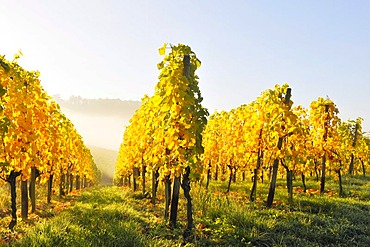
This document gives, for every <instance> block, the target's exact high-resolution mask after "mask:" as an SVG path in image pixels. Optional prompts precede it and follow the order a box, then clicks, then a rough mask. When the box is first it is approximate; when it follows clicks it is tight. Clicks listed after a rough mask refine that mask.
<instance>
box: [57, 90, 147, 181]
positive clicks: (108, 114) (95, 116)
mask: <svg viewBox="0 0 370 247" xmlns="http://www.w3.org/2000/svg"><path fill="white" fill-rule="evenodd" d="M53 98H54V99H55V100H56V101H57V102H58V104H59V105H60V107H61V109H62V111H63V113H64V114H65V115H66V116H67V117H68V118H69V119H71V121H72V122H73V124H74V125H75V127H76V129H77V131H78V132H79V133H80V134H81V135H82V138H83V140H84V142H85V143H86V145H87V146H88V147H89V148H90V149H91V153H92V155H93V156H94V160H95V162H96V165H97V166H98V167H99V169H100V170H101V171H102V181H101V183H102V184H111V183H112V181H113V175H114V169H115V162H116V158H117V154H118V148H119V146H120V144H121V142H122V137H123V131H124V128H125V126H127V125H128V123H129V120H130V118H131V116H132V115H133V113H134V112H135V110H136V109H137V108H138V107H139V106H140V102H139V101H131V100H129V101H123V100H120V99H85V98H82V97H80V96H71V97H70V98H69V99H67V100H65V99H62V98H61V97H60V96H58V95H54V96H53Z"/></svg>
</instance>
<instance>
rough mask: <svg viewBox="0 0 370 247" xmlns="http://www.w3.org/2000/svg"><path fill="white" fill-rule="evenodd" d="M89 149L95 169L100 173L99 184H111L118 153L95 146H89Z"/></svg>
mask: <svg viewBox="0 0 370 247" xmlns="http://www.w3.org/2000/svg"><path fill="white" fill-rule="evenodd" d="M89 148H90V150H91V154H92V155H93V157H94V161H95V163H96V165H97V167H98V168H99V169H100V171H101V172H102V181H101V184H102V185H109V184H112V183H113V176H114V170H115V167H116V160H117V155H118V151H114V150H110V149H106V148H100V147H95V146H89Z"/></svg>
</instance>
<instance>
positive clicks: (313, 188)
mask: <svg viewBox="0 0 370 247" xmlns="http://www.w3.org/2000/svg"><path fill="white" fill-rule="evenodd" d="M344 182H345V183H344V185H345V187H344V189H345V192H346V195H345V196H344V197H339V196H338V195H337V193H336V187H337V184H336V182H335V181H329V182H328V184H327V188H328V190H327V193H325V194H324V195H320V194H319V193H317V188H318V184H317V182H315V181H308V188H309V190H308V193H303V192H302V191H301V189H300V187H299V185H300V183H299V181H296V184H294V186H295V190H294V191H295V193H294V205H293V207H292V208H290V207H289V206H288V205H287V203H286V202H287V195H286V189H285V186H284V185H285V184H284V180H283V179H282V180H279V183H278V188H277V193H276V196H275V198H276V201H275V203H274V206H273V207H272V208H266V207H265V206H264V202H263V200H265V199H266V197H267V196H266V194H267V189H268V185H267V183H266V184H258V188H257V191H258V193H257V197H258V200H257V201H256V202H255V203H250V202H249V200H248V199H247V198H248V193H249V189H250V186H251V184H250V183H242V182H239V183H237V184H232V187H231V192H230V193H228V194H225V193H224V191H226V182H222V183H221V182H215V181H213V182H212V183H211V184H210V188H209V190H208V191H206V190H205V189H204V188H203V187H200V186H199V185H195V184H194V185H193V188H192V195H193V202H194V220H195V229H196V230H195V231H196V237H195V239H194V242H193V243H191V244H188V245H189V246H369V243H370V179H369V178H362V177H355V178H351V179H349V178H345V181H344ZM160 189H161V188H160ZM163 203H164V202H163V195H161V194H160V195H159V203H158V204H157V205H156V206H153V205H151V204H150V199H149V198H143V197H142V195H141V193H140V192H132V191H131V190H130V189H128V188H118V187H114V186H109V187H95V188H90V189H88V190H86V191H84V192H83V193H82V194H81V195H79V194H74V195H71V196H68V197H67V198H66V199H65V200H64V201H62V202H57V201H54V202H53V206H47V205H44V206H43V208H41V209H40V210H38V213H37V214H34V215H31V216H30V218H31V219H30V220H29V222H22V221H20V222H19V224H18V226H17V227H16V228H15V232H13V233H7V234H8V235H4V236H9V234H13V235H11V236H10V240H9V241H8V243H7V244H10V245H12V246H181V245H183V240H182V232H183V229H184V227H185V224H186V222H185V218H186V215H185V214H186V212H185V208H184V206H185V201H184V200H183V199H181V200H180V205H179V206H180V208H179V216H178V220H179V226H178V229H175V230H171V229H169V228H168V227H167V224H166V222H165V221H164V220H163V208H164V206H163ZM52 207H54V208H52ZM7 222H9V221H7ZM0 227H1V226H0ZM17 234H18V235H17ZM0 236H1V235H0ZM0 245H1V244H0Z"/></svg>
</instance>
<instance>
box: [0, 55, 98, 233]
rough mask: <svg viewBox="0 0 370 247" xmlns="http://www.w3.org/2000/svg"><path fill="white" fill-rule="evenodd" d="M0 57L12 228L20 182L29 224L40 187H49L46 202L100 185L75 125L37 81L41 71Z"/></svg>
mask: <svg viewBox="0 0 370 247" xmlns="http://www.w3.org/2000/svg"><path fill="white" fill-rule="evenodd" d="M20 55H22V54H17V55H16V56H15V58H14V60H13V61H11V62H10V61H7V60H6V59H5V58H4V57H0V79H1V81H0V97H1V103H0V104H1V107H0V126H1V128H0V133H1V157H0V162H1V163H0V164H1V166H0V178H1V183H2V184H0V185H1V186H3V183H8V184H9V186H10V194H11V196H10V198H9V199H11V216H12V219H11V221H10V223H9V229H10V230H12V229H13V228H14V227H15V226H16V224H17V204H16V203H17V185H18V184H19V183H20V193H21V217H22V219H23V220H27V218H28V213H29V209H28V206H29V202H28V200H29V199H30V201H31V212H32V213H34V212H35V211H36V206H37V205H36V184H38V185H47V188H48V189H47V202H48V203H50V201H51V196H52V192H53V190H54V189H55V188H56V187H58V188H59V194H60V196H61V197H63V196H65V195H66V194H67V193H68V192H70V191H72V188H76V189H80V188H81V187H87V186H89V185H92V184H94V183H97V182H98V179H99V171H98V170H97V168H96V165H95V163H94V160H93V158H92V156H91V153H90V150H89V149H88V148H87V147H86V146H85V145H84V143H83V141H82V137H81V136H80V135H79V134H78V133H77V131H76V129H75V128H74V126H73V124H72V123H71V121H70V120H69V119H68V118H67V117H66V116H65V115H64V114H63V113H62V112H61V110H60V107H59V105H58V104H56V103H55V102H54V101H53V100H52V99H51V97H50V96H48V94H47V92H45V90H44V89H43V88H42V86H41V84H40V81H39V79H38V77H39V72H37V71H26V70H25V69H23V68H22V67H21V66H19V65H18V63H17V59H19V57H20Z"/></svg>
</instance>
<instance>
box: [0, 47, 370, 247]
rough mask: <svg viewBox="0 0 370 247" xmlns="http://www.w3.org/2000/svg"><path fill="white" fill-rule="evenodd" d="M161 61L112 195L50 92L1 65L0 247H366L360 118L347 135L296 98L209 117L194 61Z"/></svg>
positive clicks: (322, 107)
mask: <svg viewBox="0 0 370 247" xmlns="http://www.w3.org/2000/svg"><path fill="white" fill-rule="evenodd" d="M159 53H160V55H162V56H163V57H164V58H163V61H162V62H160V63H159V64H158V69H159V70H160V74H159V77H158V79H159V81H158V83H157V84H156V86H155V90H154V94H153V96H148V95H145V96H144V97H143V98H142V103H141V105H140V107H139V108H138V109H137V110H136V112H135V113H134V115H133V116H132V118H131V120H130V124H129V125H128V126H127V127H126V128H125V131H124V135H123V141H122V144H121V146H120V149H119V154H118V158H117V162H116V171H115V176H114V183H115V185H117V186H107V187H101V186H100V187H99V186H98V184H99V181H100V177H101V172H100V171H99V170H98V169H97V166H96V164H95V162H94V159H93V157H92V155H91V152H90V150H89V149H88V148H87V147H86V146H85V144H84V142H83V140H82V137H81V136H80V135H79V134H78V133H77V131H76V129H75V128H74V126H73V124H72V123H71V121H70V120H69V119H68V118H67V117H66V116H65V115H64V114H63V113H62V112H61V110H60V107H59V106H58V104H57V103H55V102H54V101H53V100H52V98H51V97H50V96H48V94H47V92H45V91H44V90H43V88H42V87H41V84H40V81H39V79H38V76H39V73H38V72H34V71H31V72H30V71H26V70H24V69H23V68H22V67H21V66H19V65H18V63H17V59H18V57H19V55H17V56H16V57H15V59H14V60H13V61H12V62H10V61H7V60H6V59H5V58H4V57H2V58H1V60H0V65H1V66H0V78H1V87H0V96H1V109H0V110H1V111H0V116H1V124H0V126H1V128H0V131H1V134H2V135H1V142H2V145H1V148H2V151H1V160H0V161H1V163H0V176H1V179H2V184H0V188H2V189H4V190H3V194H6V195H9V198H8V199H9V201H10V203H4V202H3V203H2V204H0V205H2V207H3V208H4V207H6V205H10V209H11V210H7V209H6V208H4V209H3V210H2V211H1V212H0V213H1V216H2V217H4V219H5V218H6V217H8V214H10V215H11V219H10V222H8V226H7V227H8V229H6V230H5V228H4V226H3V225H0V227H3V228H4V229H2V228H0V229H2V231H1V232H0V234H1V235H0V237H2V238H3V239H4V240H3V242H5V243H8V242H12V241H13V242H14V243H16V244H19V245H21V246H55V245H57V246H173V245H189V246H193V245H194V246H210V245H216V246H217V245H221V246H324V245H328V246H330V245H332V246H356V245H358V246H361V245H366V243H369V242H370V238H369V236H370V229H369V227H368V225H369V224H370V202H369V200H370V181H369V178H368V171H369V169H370V165H369V158H370V153H369V147H370V138H369V137H368V136H367V135H366V133H364V132H363V130H362V121H363V119H362V118H361V117H358V118H357V119H355V120H348V121H342V120H341V119H340V118H339V117H338V114H339V109H338V108H337V106H336V104H335V103H334V102H333V101H332V100H331V99H329V98H318V99H315V100H314V101H312V102H311V104H310V106H309V108H304V107H302V106H299V105H294V103H293V100H294V89H293V88H290V87H289V85H288V84H283V85H276V86H275V87H274V88H272V89H267V90H266V91H264V92H262V93H261V94H260V95H259V96H258V97H257V98H256V99H255V100H254V101H252V102H250V103H249V104H245V105H241V106H239V107H237V108H235V109H232V110H230V111H221V112H214V113H213V114H209V113H208V110H207V109H206V108H205V107H203V106H202V101H203V98H202V96H201V92H200V89H199V86H198V80H199V78H198V76H197V75H196V70H197V69H198V68H199V67H200V66H201V62H200V60H199V59H198V58H197V56H196V54H195V53H194V52H193V51H192V50H191V48H190V47H189V46H186V45H182V44H179V45H177V46H174V45H170V44H164V46H163V47H161V48H160V49H159ZM6 184H8V187H9V188H10V189H9V193H8V192H6V190H5V188H7V186H6ZM91 186H92V187H91ZM36 187H37V189H38V190H39V193H36V192H37V191H36ZM87 187H90V188H87ZM55 188H58V193H56V192H55V191H56V189H55ZM82 189H83V190H82ZM181 190H182V192H183V193H181ZM17 192H20V195H21V196H20V199H19V198H18V197H17ZM36 195H37V196H38V197H43V198H42V199H41V198H39V199H38V200H36ZM4 198H5V196H4ZM17 198H18V199H17ZM29 199H30V202H29V201H28V200H29ZM2 200H5V199H2ZM0 202H1V201H0ZM17 202H18V203H17ZM36 202H37V203H39V206H38V205H37V203H36ZM17 204H20V206H21V208H20V212H17ZM29 204H30V205H31V210H29V209H28V207H29ZM51 205H54V206H51ZM18 207H19V206H18ZM29 212H31V215H32V217H33V218H32V219H28V218H29ZM19 213H20V216H21V218H22V223H21V226H19V227H18V226H17V225H16V224H17V217H18V216H19ZM49 214H50V215H49ZM35 215H37V217H36V219H37V220H35V219H34V217H35ZM49 216H50V217H49ZM27 220H28V221H27ZM27 222H28V223H27ZM2 223H4V221H2V222H1V224H2ZM32 225H34V227H33V226H32ZM28 226H30V229H27V230H25V229H23V227H28ZM17 229H18V230H17ZM135 229H137V231H136V230H135ZM17 231H18V232H21V234H19V236H18V235H17ZM48 241H49V242H48ZM0 243H1V241H0Z"/></svg>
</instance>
